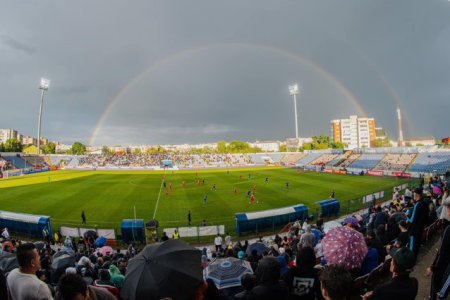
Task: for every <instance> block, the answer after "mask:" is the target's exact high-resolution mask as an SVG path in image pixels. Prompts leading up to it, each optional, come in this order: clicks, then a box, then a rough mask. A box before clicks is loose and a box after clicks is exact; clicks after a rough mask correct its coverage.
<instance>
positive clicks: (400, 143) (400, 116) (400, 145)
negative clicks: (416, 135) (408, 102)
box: [397, 107, 403, 147]
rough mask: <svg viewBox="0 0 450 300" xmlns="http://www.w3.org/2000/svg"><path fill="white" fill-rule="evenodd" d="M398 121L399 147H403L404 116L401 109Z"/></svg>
mask: <svg viewBox="0 0 450 300" xmlns="http://www.w3.org/2000/svg"><path fill="white" fill-rule="evenodd" d="M397 121H398V145H399V147H403V126H402V114H401V112H400V108H399V107H397Z"/></svg>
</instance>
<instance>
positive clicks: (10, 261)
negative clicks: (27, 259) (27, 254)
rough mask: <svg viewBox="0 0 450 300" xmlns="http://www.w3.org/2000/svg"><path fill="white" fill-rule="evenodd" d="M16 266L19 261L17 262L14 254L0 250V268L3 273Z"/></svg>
mask: <svg viewBox="0 0 450 300" xmlns="http://www.w3.org/2000/svg"><path fill="white" fill-rule="evenodd" d="M18 267H19V263H18V262H17V258H16V255H15V254H12V253H9V252H6V251H0V270H2V271H3V272H4V273H8V272H11V271H12V270H14V269H15V268H18Z"/></svg>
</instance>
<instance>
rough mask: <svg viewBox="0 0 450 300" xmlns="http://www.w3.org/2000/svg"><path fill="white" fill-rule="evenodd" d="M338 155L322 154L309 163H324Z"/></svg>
mask: <svg viewBox="0 0 450 300" xmlns="http://www.w3.org/2000/svg"><path fill="white" fill-rule="evenodd" d="M338 156H339V155H338V154H323V155H321V156H320V157H319V158H317V159H315V160H313V161H312V162H311V163H310V165H314V166H322V165H326V164H328V163H329V162H330V161H332V160H333V159H335V158H336V157H338Z"/></svg>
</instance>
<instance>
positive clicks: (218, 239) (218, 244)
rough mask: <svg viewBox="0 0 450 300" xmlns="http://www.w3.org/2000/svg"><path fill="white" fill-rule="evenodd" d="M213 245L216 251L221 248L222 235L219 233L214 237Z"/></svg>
mask: <svg viewBox="0 0 450 300" xmlns="http://www.w3.org/2000/svg"><path fill="white" fill-rule="evenodd" d="M214 246H216V252H219V251H221V250H222V237H221V236H220V233H218V234H217V236H216V237H215V238H214Z"/></svg>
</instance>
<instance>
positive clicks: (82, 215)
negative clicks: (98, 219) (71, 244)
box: [81, 210, 86, 224]
mask: <svg viewBox="0 0 450 300" xmlns="http://www.w3.org/2000/svg"><path fill="white" fill-rule="evenodd" d="M81 223H83V224H86V214H85V213H84V210H82V211H81Z"/></svg>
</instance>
